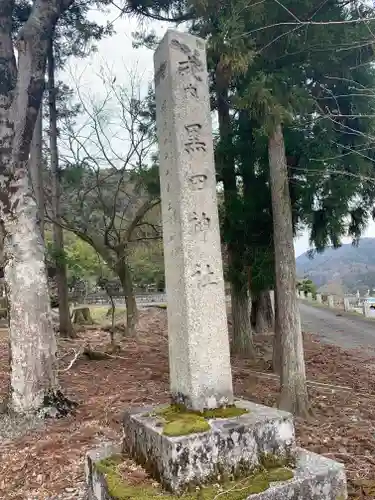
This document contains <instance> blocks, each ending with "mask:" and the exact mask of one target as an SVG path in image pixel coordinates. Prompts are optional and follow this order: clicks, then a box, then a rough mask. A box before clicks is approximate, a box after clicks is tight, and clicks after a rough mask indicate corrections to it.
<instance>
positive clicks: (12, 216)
mask: <svg viewBox="0 0 375 500" xmlns="http://www.w3.org/2000/svg"><path fill="white" fill-rule="evenodd" d="M70 3H71V2H70V1H69V0H60V1H59V0H50V1H48V2H47V1H46V0H36V1H35V2H34V5H33V8H32V12H31V14H30V16H29V19H28V20H27V22H26V23H25V25H24V26H23V28H22V30H21V32H20V34H19V39H18V42H17V49H18V77H17V68H16V62H15V57H14V52H13V42H12V12H13V6H14V2H13V1H12V0H2V1H1V2H0V75H1V78H0V123H1V126H0V220H1V221H2V228H3V231H4V258H5V265H4V275H5V282H6V287H7V295H8V308H9V340H10V391H9V395H8V407H9V408H10V409H11V410H13V411H15V412H17V413H30V412H34V411H36V410H39V409H40V408H42V407H43V406H54V407H55V408H56V409H58V412H59V413H61V412H64V411H65V410H67V406H66V405H65V406H64V403H65V402H66V400H64V398H63V397H62V395H61V393H60V392H59V391H58V386H57V383H58V381H57V373H56V340H55V335H54V331H53V326H52V320H51V310H50V300H49V293H48V286H47V275H46V269H45V262H44V244H43V239H42V237H41V232H40V227H39V225H38V218H37V206H36V203H35V200H34V198H33V196H32V193H31V187H30V181H29V173H28V169H27V164H28V160H29V153H30V143H31V140H32V136H33V131H34V126H35V121H36V117H37V114H38V112H39V106H40V101H41V97H42V93H43V88H44V73H45V66H46V57H47V40H48V38H49V37H50V36H51V35H52V31H53V28H54V25H55V23H56V21H57V19H58V17H59V15H60V14H61V12H62V11H63V10H64V9H65V8H67V7H68V6H69V5H70ZM61 405H63V406H64V407H62V406H61ZM57 407H58V408H57Z"/></svg>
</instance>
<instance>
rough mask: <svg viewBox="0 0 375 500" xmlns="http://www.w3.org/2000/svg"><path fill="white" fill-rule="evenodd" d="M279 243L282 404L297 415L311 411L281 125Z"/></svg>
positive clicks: (272, 149)
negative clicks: (297, 293)
mask: <svg viewBox="0 0 375 500" xmlns="http://www.w3.org/2000/svg"><path fill="white" fill-rule="evenodd" d="M268 147H269V148H268V153H269V164H270V181H271V193H272V211H273V225H274V245H275V276H276V290H277V293H276V300H277V315H278V319H277V321H278V327H279V329H280V341H281V380H280V381H281V394H280V404H279V406H280V408H281V409H283V410H286V411H290V412H292V413H294V414H295V415H299V416H303V417H306V416H307V415H308V414H309V401H308V394H307V386H306V374H305V362H304V354H303V343H302V333H301V321H300V314H299V308H298V302H297V296H296V264H295V254H294V247H293V225H292V209H291V202H290V195H289V185H288V170H287V163H286V157H285V146H284V136H283V131H282V127H281V125H280V124H279V125H277V126H276V127H275V130H274V132H273V133H272V134H271V135H270V138H269V144H268Z"/></svg>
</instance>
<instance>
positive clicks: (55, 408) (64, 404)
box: [39, 390, 78, 418]
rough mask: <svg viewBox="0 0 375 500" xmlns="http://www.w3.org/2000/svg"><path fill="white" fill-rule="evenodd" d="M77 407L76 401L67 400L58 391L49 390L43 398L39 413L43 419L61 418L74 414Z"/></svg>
mask: <svg viewBox="0 0 375 500" xmlns="http://www.w3.org/2000/svg"><path fill="white" fill-rule="evenodd" d="M77 406H78V403H77V402H76V401H72V400H71V399H68V398H67V397H66V396H64V394H63V393H62V392H61V391H60V390H57V391H52V390H50V391H48V392H47V394H46V395H45V396H44V400H43V408H41V409H40V410H39V413H40V414H41V415H43V416H44V417H45V418H63V417H67V416H68V415H70V414H74V413H75V410H76V408H77Z"/></svg>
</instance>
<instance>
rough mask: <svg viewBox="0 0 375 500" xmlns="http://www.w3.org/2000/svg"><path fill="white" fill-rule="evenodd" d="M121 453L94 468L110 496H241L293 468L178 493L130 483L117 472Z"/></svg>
mask: <svg viewBox="0 0 375 500" xmlns="http://www.w3.org/2000/svg"><path fill="white" fill-rule="evenodd" d="M122 461H123V457H122V456H121V455H114V456H112V457H109V458H106V459H104V460H101V461H100V462H97V463H96V464H95V468H96V469H97V471H98V472H100V473H101V474H103V475H104V476H105V479H106V482H107V487H108V493H109V494H110V496H111V498H112V499H113V500H133V499H134V500H135V499H137V500H152V499H155V498H157V499H159V500H214V499H215V498H217V497H218V495H220V500H243V498H246V497H247V496H248V495H252V494H255V493H261V492H263V491H266V490H267V489H268V488H269V487H270V484H271V483H274V482H278V481H287V480H290V479H293V472H292V470H290V469H287V468H284V467H282V468H278V469H272V470H270V471H267V470H263V471H261V472H259V473H257V474H253V475H251V476H249V477H245V478H242V479H240V480H236V481H227V482H225V483H223V484H221V485H217V484H216V485H214V486H211V485H208V486H202V487H197V489H196V491H195V492H190V493H185V494H183V495H181V496H176V495H173V494H172V493H167V492H165V491H163V490H162V489H161V487H160V486H159V485H157V483H153V484H150V483H148V484H144V485H136V486H134V485H131V484H129V483H127V482H126V481H125V480H124V478H123V477H122V476H121V472H120V470H119V465H120V464H121V463H122Z"/></svg>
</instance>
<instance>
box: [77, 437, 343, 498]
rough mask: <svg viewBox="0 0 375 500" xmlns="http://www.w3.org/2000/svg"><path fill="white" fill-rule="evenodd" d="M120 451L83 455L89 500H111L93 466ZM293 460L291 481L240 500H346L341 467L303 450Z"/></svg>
mask: <svg viewBox="0 0 375 500" xmlns="http://www.w3.org/2000/svg"><path fill="white" fill-rule="evenodd" d="M120 451H121V450H120V447H119V446H117V445H113V444H111V443H107V444H105V445H103V446H102V447H100V448H97V449H96V450H93V451H91V452H89V453H88V454H87V456H86V464H85V470H86V483H87V487H88V496H89V499H90V500H113V497H112V496H111V495H110V494H109V493H108V486H107V483H106V479H105V477H104V476H103V474H101V473H100V472H99V471H98V470H97V469H96V467H95V464H96V463H97V462H99V461H100V460H103V459H105V458H109V457H110V456H112V455H116V454H118V453H120ZM296 459H297V462H296V469H295V470H294V478H293V479H291V480H289V481H284V482H277V483H271V486H270V488H268V489H267V490H265V491H263V492H261V493H257V494H253V495H250V496H246V494H244V497H243V500H346V499H347V498H348V496H347V487H346V476H345V470H344V467H343V465H342V464H339V463H338V462H334V461H333V460H330V459H328V458H326V457H322V456H320V455H316V454H315V453H311V452H308V451H306V450H303V449H297V450H296ZM234 491H235V490H234ZM234 491H233V492H234ZM236 498H238V497H237V496H236ZM134 500H136V499H134Z"/></svg>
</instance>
